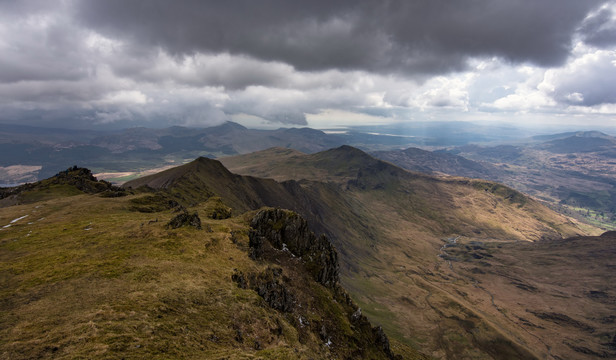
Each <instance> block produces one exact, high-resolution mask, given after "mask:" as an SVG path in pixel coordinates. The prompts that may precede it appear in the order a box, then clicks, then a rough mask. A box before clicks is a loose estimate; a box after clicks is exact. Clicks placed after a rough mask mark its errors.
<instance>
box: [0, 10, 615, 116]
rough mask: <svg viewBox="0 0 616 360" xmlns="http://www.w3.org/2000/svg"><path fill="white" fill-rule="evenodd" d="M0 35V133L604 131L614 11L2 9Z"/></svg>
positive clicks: (609, 109)
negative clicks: (546, 124) (499, 123)
mask: <svg viewBox="0 0 616 360" xmlns="http://www.w3.org/2000/svg"><path fill="white" fill-rule="evenodd" d="M0 39H2V40H0V52H1V53H2V54H3V56H2V57H0V110H2V111H0V113H1V114H2V115H0V121H2V122H21V123H29V124H36V125H45V126H49V125H53V126H75V127H88V126H92V125H109V126H111V125H113V126H131V125H135V124H139V125H144V124H145V125H150V126H165V125H171V124H184V125H191V126H200V125H211V124H215V123H219V122H222V121H224V120H228V119H239V118H253V119H261V121H262V122H270V123H275V124H290V125H305V124H307V122H308V121H309V120H310V118H311V117H312V116H317V115H319V114H320V115H322V114H327V113H346V114H358V115H357V116H356V119H357V121H358V122H361V121H366V118H367V117H366V116H365V115H369V117H370V116H372V117H375V119H376V118H378V119H380V120H382V119H383V118H389V119H391V120H392V121H394V120H395V121H412V120H416V119H431V118H435V117H447V120H455V119H457V118H460V119H469V118H472V117H473V116H475V117H476V118H478V119H479V118H486V119H489V118H490V117H493V116H494V114H499V116H498V118H499V119H503V118H506V117H507V116H509V117H513V116H519V115H520V114H523V115H524V116H525V118H528V119H530V118H532V114H541V116H542V118H545V115H546V114H553V115H554V116H555V119H557V118H562V116H563V115H571V116H573V117H582V116H583V117H584V119H585V120H583V121H588V120H589V119H590V120H592V121H594V122H597V123H599V124H606V125H610V123H611V122H612V121H614V111H613V109H614V107H615V106H614V104H615V103H616V98H615V96H614V94H616V91H615V90H616V89H615V88H614V85H613V84H615V83H616V81H614V80H616V2H614V1H593V0H586V1H578V0H544V1H530V0H507V1H504V0H473V1H471V2H452V1H445V0H435V1H401V0H400V1H394V0H391V1H378V2H375V1H367V0H366V1H283V0H264V1H258V2H257V1H248V0H243V1H224V2H222V1H182V2H173V1H162V0H161V1H137V0H134V1H125V0H124V1H120V0H106V1H77V0H74V1H71V0H67V1H59V2H49V1H20V2H2V3H0ZM360 114H361V115H360ZM369 117H368V118H369ZM347 118H348V117H347ZM351 118H352V117H351ZM494 118H496V117H494ZM555 121H557V120H555ZM332 125H335V119H332Z"/></svg>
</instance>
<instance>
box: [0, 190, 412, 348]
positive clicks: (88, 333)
mask: <svg viewBox="0 0 616 360" xmlns="http://www.w3.org/2000/svg"><path fill="white" fill-rule="evenodd" d="M148 196H151V195H148V194H139V195H131V196H127V197H123V198H101V197H99V196H96V195H77V196H70V197H57V196H54V199H53V200H48V201H41V202H36V203H33V204H27V205H19V206H11V207H7V208H3V209H0V225H1V226H5V225H9V224H10V226H8V227H5V228H2V230H0V357H2V358H6V359H33V358H42V357H52V358H58V359H69V358H70V359H74V358H106V359H115V358H117V359H120V358H125V359H126V358H148V359H150V358H151V359H169V358H200V359H201V358H202V359H209V358H216V359H218V358H225V359H307V358H328V357H334V358H336V357H337V355H335V354H337V353H338V354H340V353H342V350H341V352H336V351H335V349H333V348H329V347H327V346H326V345H325V344H324V342H323V340H322V339H320V338H319V337H318V336H316V337H315V336H314V335H309V334H308V333H302V331H301V329H300V328H299V327H298V320H297V319H294V318H292V316H290V315H289V314H284V313H281V312H279V311H276V310H273V309H271V308H269V307H268V306H267V304H266V303H265V302H264V300H263V299H262V298H261V297H259V296H258V295H257V293H256V292H255V291H253V290H250V289H240V288H239V287H238V286H237V284H235V283H234V282H232V281H231V277H232V275H233V274H234V273H235V272H236V271H241V272H244V273H256V272H260V271H263V270H264V269H265V268H266V267H267V266H270V265H271V264H267V263H264V262H255V261H253V260H251V259H250V258H249V257H248V236H247V234H248V225H247V224H248V222H249V220H250V219H251V217H252V213H246V214H243V215H241V216H236V217H233V218H228V219H223V220H215V219H210V218H208V214H209V213H210V212H211V210H212V203H208V202H206V203H202V204H198V205H196V206H194V207H192V208H190V209H188V210H189V211H190V212H194V211H196V212H197V213H199V215H200V217H201V219H202V222H203V225H204V226H203V228H204V230H197V229H194V228H191V227H183V228H179V229H175V230H169V229H167V228H166V227H165V224H166V223H167V222H168V221H169V220H170V219H171V218H172V217H173V216H174V215H175V214H174V213H173V210H164V211H158V212H153V213H143V212H139V211H131V210H130V209H131V205H132V204H134V203H135V202H137V203H138V202H139V200H137V201H135V199H140V198H143V197H148ZM215 205H217V206H218V205H220V204H219V202H218V200H216V201H215ZM25 215H27V217H25V218H22V219H20V220H18V221H15V222H13V223H11V221H12V220H15V219H17V218H20V217H23V216H25ZM1 226H0V227H1ZM289 261H290V260H289ZM277 266H279V265H277ZM284 274H285V276H289V277H297V278H294V279H293V280H294V281H300V283H299V285H298V286H297V289H302V290H301V291H303V293H301V292H300V290H297V291H298V293H300V294H301V298H302V299H303V300H302V301H300V303H302V302H303V303H304V304H305V307H306V310H305V311H306V317H307V319H308V320H309V321H312V322H314V323H315V324H316V323H318V322H323V323H326V322H324V320H323V319H324V318H327V319H328V320H327V321H335V322H337V323H339V325H340V326H339V329H340V330H339V332H334V333H332V336H333V337H336V336H340V337H339V338H340V339H343V338H345V336H348V335H349V333H350V332H351V327H350V324H349V321H348V319H347V318H346V317H345V316H344V315H343V314H344V311H345V310H343V308H342V304H340V303H338V302H336V301H333V300H334V298H333V295H332V293H331V291H330V290H327V289H325V288H324V287H323V286H321V285H319V284H316V283H312V284H310V283H308V282H307V281H308V280H307V279H308V278H309V275H308V274H307V273H306V274H304V275H301V274H302V273H301V271H299V270H298V272H295V271H292V270H285V272H284ZM298 274H299V275H298ZM302 277H304V278H303V279H302ZM301 281H305V282H301ZM306 285H308V286H306ZM345 324H346V325H345ZM298 329H299V330H298ZM336 331H337V330H336ZM336 334H337V335H336ZM344 346H347V345H346V344H344ZM353 346H356V345H353ZM345 351H346V350H345ZM406 351H407V352H409V351H410V352H411V353H412V350H409V349H406ZM375 356H376V355H375Z"/></svg>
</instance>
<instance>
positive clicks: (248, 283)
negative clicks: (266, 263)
mask: <svg viewBox="0 0 616 360" xmlns="http://www.w3.org/2000/svg"><path fill="white" fill-rule="evenodd" d="M231 279H232V280H233V281H234V282H236V283H237V286H238V287H240V288H242V289H247V288H250V289H252V290H254V291H256V292H257V294H259V296H261V297H262V298H263V300H265V302H266V303H267V304H268V305H269V306H270V307H271V308H273V309H276V310H279V311H282V312H291V311H292V310H293V306H294V304H295V296H294V295H293V293H292V292H291V291H290V290H289V288H288V287H287V286H286V285H285V283H284V279H283V276H282V269H281V268H272V267H268V268H267V269H265V271H263V272H261V273H259V274H251V275H248V276H245V275H244V274H243V273H241V272H236V273H234V274H233V275H232V276H231Z"/></svg>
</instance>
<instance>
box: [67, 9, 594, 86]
mask: <svg viewBox="0 0 616 360" xmlns="http://www.w3.org/2000/svg"><path fill="white" fill-rule="evenodd" d="M599 3H600V1H596V0H585V1H579V0H542V1H531V0H475V1H473V2H470V3H469V2H463V1H445V0H434V1H395V0H390V1H378V2H376V1H367V0H366V1H302V2H297V1H286V0H268V1H248V0H246V1H242V0H236V1H225V2H222V1H184V2H181V3H178V2H171V1H156V2H152V1H136V0H135V1H124V0H108V1H96V2H89V1H84V2H81V3H80V6H79V9H78V14H79V17H80V19H81V21H82V22H83V23H84V24H85V25H86V26H89V27H92V28H94V29H96V30H97V31H102V32H104V33H105V34H108V35H109V36H115V37H119V38H122V39H125V40H127V41H131V42H132V43H133V44H134V45H136V46H148V47H149V46H160V47H162V48H164V49H165V50H166V51H168V52H170V53H172V54H177V55H182V54H193V53H195V52H229V53H231V54H245V55H249V56H252V57H255V58H258V59H262V60H266V61H282V62H285V63H288V64H290V65H292V66H294V67H295V68H296V69H299V70H308V71H311V70H323V69H332V68H337V69H360V70H367V71H376V72H398V73H407V74H416V73H441V72H448V71H452V70H460V69H463V68H464V67H465V61H466V59H467V58H468V57H473V56H500V57H503V58H505V59H508V60H510V61H513V62H532V63H536V64H539V65H544V66H552V65H559V64H562V63H563V61H564V60H565V59H566V58H567V56H568V55H569V52H570V46H571V39H572V37H573V35H574V33H575V31H576V29H578V27H579V25H580V23H581V21H582V20H583V19H584V18H585V17H586V15H587V14H588V12H589V11H590V10H591V9H593V8H595V7H596V6H597V5H598V4H599Z"/></svg>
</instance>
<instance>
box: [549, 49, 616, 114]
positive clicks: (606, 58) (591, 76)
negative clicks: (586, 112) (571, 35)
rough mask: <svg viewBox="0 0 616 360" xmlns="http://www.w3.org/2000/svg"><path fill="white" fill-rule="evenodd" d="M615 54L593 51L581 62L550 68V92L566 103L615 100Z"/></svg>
mask: <svg viewBox="0 0 616 360" xmlns="http://www.w3.org/2000/svg"><path fill="white" fill-rule="evenodd" d="M615 62H616V57H615V56H611V55H610V54H607V53H599V54H594V55H593V56H589V59H588V60H586V61H584V62H582V63H581V64H574V65H572V66H570V67H568V68H565V69H560V70H557V71H555V72H554V78H553V80H552V85H553V86H554V92H553V94H552V96H553V97H554V98H555V99H556V100H557V101H559V102H561V103H565V104H569V105H581V106H594V105H600V104H609V103H611V104H614V103H616V65H614V63H615Z"/></svg>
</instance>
